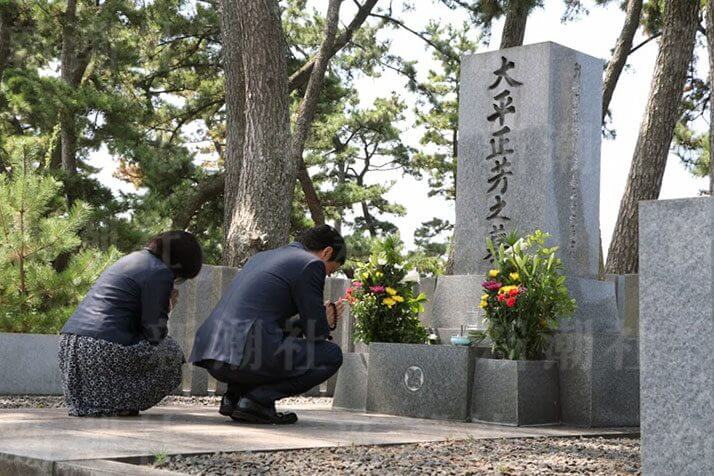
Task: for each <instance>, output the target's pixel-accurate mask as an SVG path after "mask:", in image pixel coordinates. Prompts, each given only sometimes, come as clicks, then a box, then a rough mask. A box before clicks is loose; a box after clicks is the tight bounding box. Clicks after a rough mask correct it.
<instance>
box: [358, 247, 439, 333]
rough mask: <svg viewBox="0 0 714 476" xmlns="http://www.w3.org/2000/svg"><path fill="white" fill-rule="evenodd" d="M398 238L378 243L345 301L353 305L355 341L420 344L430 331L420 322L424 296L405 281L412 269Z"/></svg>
mask: <svg viewBox="0 0 714 476" xmlns="http://www.w3.org/2000/svg"><path fill="white" fill-rule="evenodd" d="M402 249H403V244H402V242H401V241H400V240H399V238H398V237H397V236H388V237H386V238H385V239H384V240H377V241H376V242H375V243H374V245H373V247H372V253H371V256H370V258H369V261H368V262H367V263H364V264H362V265H361V266H359V267H358V268H357V271H356V274H355V279H354V281H353V282H352V287H350V289H348V290H347V294H346V295H345V296H344V299H345V300H347V301H348V302H349V303H350V304H351V305H352V315H353V316H354V317H355V341H361V342H365V343H370V342H396V343H412V344H421V343H424V342H426V338H427V332H426V329H425V328H424V326H422V324H421V322H420V321H419V312H420V311H421V310H423V305H422V303H423V302H424V301H426V296H425V295H424V294H419V295H417V296H415V295H414V290H413V283H410V282H405V281H404V278H405V276H406V275H407V272H408V271H409V270H410V269H411V268H412V265H411V264H410V262H409V261H408V260H407V259H406V257H405V256H404V254H403V253H402Z"/></svg>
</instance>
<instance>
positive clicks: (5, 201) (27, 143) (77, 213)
mask: <svg viewBox="0 0 714 476" xmlns="http://www.w3.org/2000/svg"><path fill="white" fill-rule="evenodd" d="M43 145H44V144H43V141H41V140H40V139H36V138H18V137H15V138H12V139H11V140H9V141H8V142H7V143H6V149H7V162H8V163H9V167H8V168H7V169H6V170H4V171H3V172H2V173H0V235H1V236H2V240H0V331H2V332H32V333H55V332H57V331H59V329H60V328H61V327H62V325H64V323H65V321H66V320H67V319H68V318H69V316H70V315H71V313H72V312H73V311H74V308H75V307H76V306H77V304H78V303H79V301H80V300H81V299H82V297H83V296H84V294H85V293H86V291H87V290H88V289H89V287H90V286H91V284H92V283H93V282H94V281H95V280H96V279H97V277H98V276H99V274H100V273H101V272H102V270H103V269H104V268H105V267H106V266H107V265H108V264H109V263H111V262H112V261H114V260H115V259H116V258H117V253H116V251H114V250H110V251H109V252H106V253H103V252H100V251H97V250H95V249H90V248H82V247H81V246H80V245H81V240H80V238H79V235H78V232H79V230H80V228H81V227H82V226H83V225H84V224H85V223H86V222H87V219H88V218H89V216H90V213H91V210H90V208H89V207H88V206H87V205H86V204H84V203H83V202H80V201H77V202H75V203H74V204H73V205H72V206H71V207H67V204H66V200H65V199H64V197H63V196H62V194H61V192H62V189H61V184H60V183H59V182H58V181H57V180H55V179H54V178H52V177H50V176H47V175H44V174H42V173H41V172H40V171H38V168H39V166H40V164H41V163H42V160H43V155H44V154H43V149H45V147H43ZM64 253H72V257H71V258H70V259H69V261H68V263H67V265H66V267H65V268H64V269H62V270H61V271H57V270H56V269H55V267H54V266H53V263H54V261H55V260H56V259H57V257H58V256H60V255H62V254H64Z"/></svg>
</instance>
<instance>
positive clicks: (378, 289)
mask: <svg viewBox="0 0 714 476" xmlns="http://www.w3.org/2000/svg"><path fill="white" fill-rule="evenodd" d="M369 290H370V291H372V292H373V293H376V294H379V293H383V292H384V286H370V287H369Z"/></svg>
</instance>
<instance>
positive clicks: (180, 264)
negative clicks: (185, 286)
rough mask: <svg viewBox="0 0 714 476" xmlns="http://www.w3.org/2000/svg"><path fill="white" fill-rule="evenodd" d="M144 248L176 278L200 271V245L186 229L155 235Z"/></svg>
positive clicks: (194, 274)
mask: <svg viewBox="0 0 714 476" xmlns="http://www.w3.org/2000/svg"><path fill="white" fill-rule="evenodd" d="M145 248H146V249H147V250H149V251H150V252H151V253H153V254H154V255H155V256H157V257H158V258H159V259H160V260H161V261H163V262H164V263H165V264H166V266H168V267H169V268H170V269H171V271H173V272H174V276H176V277H177V278H183V279H191V278H195V277H196V276H198V273H199V272H200V271H201V266H202V265H203V251H202V250H201V245H200V244H199V243H198V240H197V239H196V237H195V236H193V235H192V234H191V233H189V232H187V231H166V232H164V233H161V234H159V235H156V236H155V237H153V238H152V239H151V240H149V242H148V243H147V244H146V247H145Z"/></svg>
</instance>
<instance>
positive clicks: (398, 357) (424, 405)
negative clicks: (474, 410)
mask: <svg viewBox="0 0 714 476" xmlns="http://www.w3.org/2000/svg"><path fill="white" fill-rule="evenodd" d="M475 357H476V352H475V350H474V349H473V348H471V347H456V346H448V345H436V346H430V345H420V344H385V343H376V342H375V343H371V344H370V346H369V371H368V377H367V411H369V412H374V413H387V414H392V415H403V416H411V417H417V418H434V419H440V420H461V421H466V420H468V419H469V414H470V408H471V402H470V393H471V386H472V383H473V367H474V360H475Z"/></svg>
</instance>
